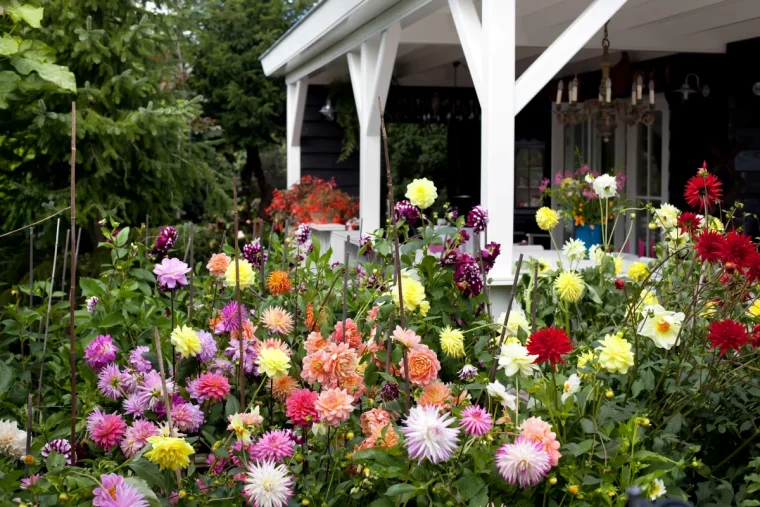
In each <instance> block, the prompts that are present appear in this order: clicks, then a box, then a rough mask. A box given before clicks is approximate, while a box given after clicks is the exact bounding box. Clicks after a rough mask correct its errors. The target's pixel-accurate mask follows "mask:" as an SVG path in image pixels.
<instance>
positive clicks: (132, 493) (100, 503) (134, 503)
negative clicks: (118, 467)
mask: <svg viewBox="0 0 760 507" xmlns="http://www.w3.org/2000/svg"><path fill="white" fill-rule="evenodd" d="M92 494H93V495H95V498H93V499H92V505H94V506H95V507H148V502H147V501H146V500H145V497H144V496H143V495H142V493H140V491H139V490H138V489H137V488H136V487H134V486H131V485H129V484H127V483H126V482H124V478H123V477H121V476H119V475H116V474H107V475H101V476H100V487H99V488H95V489H94V490H93V491H92Z"/></svg>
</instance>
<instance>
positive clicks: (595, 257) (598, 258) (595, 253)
mask: <svg viewBox="0 0 760 507" xmlns="http://www.w3.org/2000/svg"><path fill="white" fill-rule="evenodd" d="M605 255H606V254H605V253H604V250H603V249H602V247H601V246H599V245H594V246H592V247H591V248H589V250H588V258H589V259H591V261H592V262H593V263H594V264H595V265H597V266H601V265H602V261H603V260H604V256H605Z"/></svg>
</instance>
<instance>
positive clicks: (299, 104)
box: [286, 79, 309, 187]
mask: <svg viewBox="0 0 760 507" xmlns="http://www.w3.org/2000/svg"><path fill="white" fill-rule="evenodd" d="M308 87H309V84H308V82H307V81H306V79H299V80H298V81H295V82H293V83H290V84H288V89H287V107H286V109H287V110H286V116H287V119H286V121H287V157H288V177H287V184H288V187H290V186H291V185H293V184H295V183H298V181H299V180H300V179H301V127H302V126H303V112H304V108H305V106H306V91H307V89H308Z"/></svg>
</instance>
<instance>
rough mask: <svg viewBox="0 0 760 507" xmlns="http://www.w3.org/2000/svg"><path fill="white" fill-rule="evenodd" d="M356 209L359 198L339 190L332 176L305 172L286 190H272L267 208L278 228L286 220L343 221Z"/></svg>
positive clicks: (295, 221)
mask: <svg viewBox="0 0 760 507" xmlns="http://www.w3.org/2000/svg"><path fill="white" fill-rule="evenodd" d="M358 211H359V203H358V201H357V200H356V199H354V198H353V197H351V196H350V195H348V194H347V193H345V192H343V191H342V190H340V189H339V188H338V186H337V184H336V183H335V180H334V179H331V180H330V181H325V180H323V179H320V178H315V177H313V176H308V175H307V176H304V177H302V178H301V180H300V181H299V182H298V183H296V184H295V185H293V186H292V187H290V188H289V189H287V190H275V191H274V193H273V197H272V204H271V205H270V206H269V207H268V208H267V209H266V212H267V214H268V215H269V217H270V218H271V219H272V220H273V222H274V224H275V227H276V228H277V229H278V230H281V229H282V227H283V224H284V223H285V221H286V220H290V223H291V225H299V224H302V223H312V224H345V223H347V222H348V221H349V220H350V219H352V218H354V217H356V215H357V213H358Z"/></svg>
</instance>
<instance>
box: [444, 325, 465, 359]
mask: <svg viewBox="0 0 760 507" xmlns="http://www.w3.org/2000/svg"><path fill="white" fill-rule="evenodd" d="M439 338H440V339H441V350H443V352H444V353H445V354H446V355H449V356H451V357H462V356H463V355H464V335H463V334H462V332H461V331H460V330H458V329H451V328H450V327H448V326H446V327H445V328H443V330H442V331H441V334H440V335H439Z"/></svg>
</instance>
